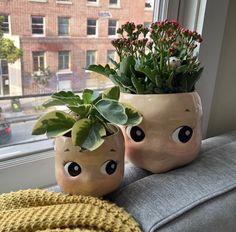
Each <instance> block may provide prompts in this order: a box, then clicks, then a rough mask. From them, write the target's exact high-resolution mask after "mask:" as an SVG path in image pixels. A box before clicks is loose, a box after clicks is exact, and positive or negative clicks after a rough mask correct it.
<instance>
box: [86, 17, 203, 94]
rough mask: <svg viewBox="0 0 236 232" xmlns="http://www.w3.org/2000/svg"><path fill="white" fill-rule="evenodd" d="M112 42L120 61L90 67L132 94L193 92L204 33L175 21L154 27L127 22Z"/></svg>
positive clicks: (201, 69) (154, 25) (198, 75)
mask: <svg viewBox="0 0 236 232" xmlns="http://www.w3.org/2000/svg"><path fill="white" fill-rule="evenodd" d="M117 33H118V34H119V35H120V38H118V39H115V40H113V41H112V45H113V46H114V47H115V49H116V52H117V54H118V56H119V62H116V61H114V60H112V63H113V64H114V68H112V67H110V66H109V65H108V64H106V65H105V66H102V65H90V66H89V67H88V68H87V69H88V70H90V71H94V72H97V73H100V74H102V75H105V76H106V77H108V78H109V79H110V80H111V81H113V82H114V83H115V85H118V86H119V87H120V89H121V91H122V92H127V93H133V94H153V93H154V94H155V93H157V94H158V93H160V94H161V93H182V92H192V91H193V90H194V89H195V83H196V82H197V81H198V79H199V78H200V75H201V73H202V71H203V67H201V65H200V62H199V60H198V56H197V54H196V52H195V48H196V47H197V44H198V43H201V42H202V38H201V36H200V35H199V34H198V33H197V32H196V31H194V32H192V31H190V30H188V29H185V28H183V27H182V26H180V25H179V24H178V23H177V22H175V21H167V20H166V21H163V22H157V23H153V24H152V25H151V27H150V28H149V29H148V28H145V27H144V26H143V25H141V24H140V25H135V24H134V23H130V22H127V23H126V24H124V25H122V26H121V27H120V28H119V29H118V30H117Z"/></svg>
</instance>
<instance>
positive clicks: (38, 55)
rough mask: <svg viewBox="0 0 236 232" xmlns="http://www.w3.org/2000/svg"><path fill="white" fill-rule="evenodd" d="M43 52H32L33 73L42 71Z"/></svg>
mask: <svg viewBox="0 0 236 232" xmlns="http://www.w3.org/2000/svg"><path fill="white" fill-rule="evenodd" d="M44 68H45V67H44V52H33V71H39V70H43V69H44Z"/></svg>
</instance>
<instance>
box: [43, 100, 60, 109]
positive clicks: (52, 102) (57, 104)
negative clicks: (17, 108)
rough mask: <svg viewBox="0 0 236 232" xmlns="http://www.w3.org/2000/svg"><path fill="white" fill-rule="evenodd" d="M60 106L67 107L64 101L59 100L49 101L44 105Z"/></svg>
mask: <svg viewBox="0 0 236 232" xmlns="http://www.w3.org/2000/svg"><path fill="white" fill-rule="evenodd" d="M60 105H65V103H64V102H63V101H61V100H57V99H49V100H47V101H46V102H44V103H43V106H44V107H51V106H60Z"/></svg>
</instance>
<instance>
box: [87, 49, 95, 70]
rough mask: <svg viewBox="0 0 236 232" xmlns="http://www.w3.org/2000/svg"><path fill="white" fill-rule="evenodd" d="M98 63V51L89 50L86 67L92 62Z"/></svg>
mask: <svg viewBox="0 0 236 232" xmlns="http://www.w3.org/2000/svg"><path fill="white" fill-rule="evenodd" d="M96 63H97V52H96V51H94V50H92V51H87V55H86V67H88V66H89V65H91V64H96Z"/></svg>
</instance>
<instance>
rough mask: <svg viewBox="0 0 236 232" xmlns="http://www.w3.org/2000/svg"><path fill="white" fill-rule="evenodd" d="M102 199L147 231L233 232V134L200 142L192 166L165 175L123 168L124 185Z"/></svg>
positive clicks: (235, 226) (235, 154)
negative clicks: (199, 147)
mask: <svg viewBox="0 0 236 232" xmlns="http://www.w3.org/2000/svg"><path fill="white" fill-rule="evenodd" d="M50 190H53V191H57V192H58V191H60V189H59V187H53V188H51V189H50ZM105 199H108V200H110V201H113V202H115V203H116V204H117V205H119V206H121V207H123V208H124V209H125V210H126V211H127V212H129V213H131V214H132V215H133V217H134V218H135V219H136V220H137V221H138V222H139V224H140V225H141V228H142V229H143V231H145V232H147V231H150V232H153V231H161V232H167V231H168V232H175V231H176V232H178V231H179V232H180V231H181V232H185V231H186V232H190V231H191V232H199V231H206V232H211V231H212V232H213V231H214V232H226V231H227V232H231V231H232V232H235V231H236V131H233V132H231V133H228V134H225V135H221V136H217V137H214V138H209V139H206V140H204V141H203V143H202V149H201V153H200V155H199V157H198V158H197V159H196V160H195V161H194V162H193V163H191V164H189V165H187V166H185V167H182V168H178V169H175V170H172V171H170V172H167V173H163V174H152V173H150V172H148V171H145V170H142V169H139V168H137V167H135V166H133V165H132V164H130V163H129V164H127V165H126V168H125V176H124V181H123V183H122V185H121V186H120V188H119V189H118V190H117V191H115V192H113V193H112V194H110V195H108V196H106V197H105Z"/></svg>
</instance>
